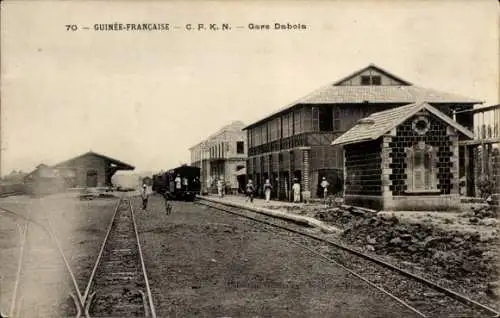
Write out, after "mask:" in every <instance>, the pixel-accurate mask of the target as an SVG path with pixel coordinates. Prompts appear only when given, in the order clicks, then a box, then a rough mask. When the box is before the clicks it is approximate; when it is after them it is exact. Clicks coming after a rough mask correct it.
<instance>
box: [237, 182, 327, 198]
mask: <svg viewBox="0 0 500 318" xmlns="http://www.w3.org/2000/svg"><path fill="white" fill-rule="evenodd" d="M329 185H330V183H329V182H328V181H327V180H326V178H325V177H323V178H322V181H321V184H320V186H321V187H322V188H323V198H324V199H326V197H327V196H328V186H329ZM263 190H264V195H265V198H266V202H269V200H270V199H271V191H272V190H273V186H272V184H271V182H270V181H269V179H266V181H265V183H264V185H263ZM300 190H301V189H300V183H299V180H298V179H297V178H294V179H293V185H292V193H293V202H297V203H298V202H300V194H301V191H300ZM255 191H256V189H255V186H254V185H253V183H252V180H251V179H250V180H248V183H247V185H246V187H245V194H246V196H247V199H246V201H247V202H248V201H250V202H253V197H254V193H255Z"/></svg>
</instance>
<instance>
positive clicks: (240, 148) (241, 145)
mask: <svg viewBox="0 0 500 318" xmlns="http://www.w3.org/2000/svg"><path fill="white" fill-rule="evenodd" d="M236 153H237V154H243V153H245V142H244V141H237V142H236Z"/></svg>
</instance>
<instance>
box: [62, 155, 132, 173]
mask: <svg viewBox="0 0 500 318" xmlns="http://www.w3.org/2000/svg"><path fill="white" fill-rule="evenodd" d="M86 156H96V157H100V158H103V159H105V160H108V161H110V162H111V163H113V164H116V165H117V166H118V168H119V169H120V170H134V169H135V167H134V166H132V165H129V164H127V163H125V162H122V161H120V160H117V159H114V158H111V157H108V156H105V155H102V154H99V153H96V152H93V151H88V152H86V153H84V154H82V155H79V156H76V157H74V158H71V159H68V160H65V161H63V162H60V163H58V164H55V165H54V166H53V167H54V168H57V167H62V166H67V165H68V164H70V163H71V162H72V161H75V160H77V159H80V158H82V157H86Z"/></svg>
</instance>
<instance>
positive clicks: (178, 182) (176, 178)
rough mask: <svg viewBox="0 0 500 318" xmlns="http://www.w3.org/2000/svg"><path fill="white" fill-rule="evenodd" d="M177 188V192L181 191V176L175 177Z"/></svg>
mask: <svg viewBox="0 0 500 318" xmlns="http://www.w3.org/2000/svg"><path fill="white" fill-rule="evenodd" d="M174 182H175V188H176V189H177V190H180V189H181V176H180V175H177V177H175V180H174Z"/></svg>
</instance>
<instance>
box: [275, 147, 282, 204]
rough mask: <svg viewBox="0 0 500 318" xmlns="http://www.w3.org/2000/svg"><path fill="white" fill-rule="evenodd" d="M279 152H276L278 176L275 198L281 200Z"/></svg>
mask: <svg viewBox="0 0 500 318" xmlns="http://www.w3.org/2000/svg"><path fill="white" fill-rule="evenodd" d="M280 171H281V154H280V153H278V171H277V176H278V182H276V190H277V191H276V198H277V199H278V200H281V187H282V185H281V173H280Z"/></svg>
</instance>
